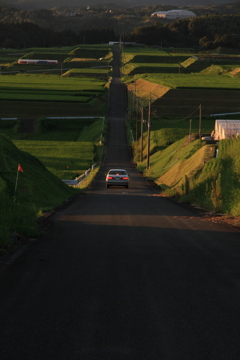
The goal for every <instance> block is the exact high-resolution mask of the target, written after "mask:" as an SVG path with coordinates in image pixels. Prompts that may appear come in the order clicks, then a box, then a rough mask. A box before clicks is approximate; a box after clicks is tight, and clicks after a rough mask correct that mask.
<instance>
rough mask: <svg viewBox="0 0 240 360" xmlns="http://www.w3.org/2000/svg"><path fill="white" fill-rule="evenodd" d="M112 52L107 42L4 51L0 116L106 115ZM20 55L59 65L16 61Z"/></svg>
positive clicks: (0, 58) (0, 52) (0, 59)
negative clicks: (53, 61) (102, 43)
mask: <svg viewBox="0 0 240 360" xmlns="http://www.w3.org/2000/svg"><path fill="white" fill-rule="evenodd" d="M111 56H112V53H111V47H110V46H108V45H79V46H75V47H64V48H50V49H47V48H39V49H37V48H30V49H24V50H21V52H20V51H16V50H7V51H6V50H3V49H1V50H0V66H1V76H0V108H1V112H0V117H19V118H20V117H35V118H39V117H44V116H61V115H62V116H90V115H93V116H95V115H104V114H106V112H107V87H106V84H107V82H108V76H109V70H110V66H109V63H110V61H111ZM19 58H23V59H24V58H25V59H48V60H57V61H58V64H57V65H33V64H18V63H17V60H18V59H19ZM100 58H101V59H102V60H100ZM96 67H99V68H96Z"/></svg>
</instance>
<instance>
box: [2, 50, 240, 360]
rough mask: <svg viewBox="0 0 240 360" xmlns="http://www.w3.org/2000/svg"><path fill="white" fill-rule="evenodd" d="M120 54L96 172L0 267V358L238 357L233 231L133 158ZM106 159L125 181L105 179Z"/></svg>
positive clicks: (238, 286) (239, 277)
mask: <svg viewBox="0 0 240 360" xmlns="http://www.w3.org/2000/svg"><path fill="white" fill-rule="evenodd" d="M115 61H116V63H115V66H116V69H115V70H116V71H115V72H114V79H113V82H112V85H111V90H110V95H111V96H110V119H109V137H108V141H107V149H106V155H105V161H104V166H103V168H102V170H101V172H100V173H99V176H98V178H97V180H96V181H95V183H94V185H93V187H92V189H91V190H89V191H88V193H87V194H86V195H85V196H81V197H80V198H78V199H77V200H76V201H74V202H73V203H72V204H71V205H69V206H68V207H67V208H65V209H62V210H61V211H59V212H58V213H56V214H55V215H54V216H52V217H51V220H50V221H49V222H48V223H47V225H46V226H48V228H47V229H46V230H47V231H46V234H45V235H44V236H42V237H41V239H40V240H37V241H35V242H33V243H32V244H31V245H30V247H29V249H28V250H27V251H26V252H25V253H24V254H23V255H22V256H21V257H19V258H18V259H17V260H16V261H15V262H14V263H13V264H12V265H10V266H8V267H7V268H6V269H5V271H4V272H2V273H1V275H0V359H1V360H53V359H54V360H55V359H56V360H133V359H134V360H153V359H156V360H178V359H183V360H187V359H189V360H199V359H201V360H202V359H204V360H206V359H211V360H221V359H222V360H236V359H239V358H240V339H239V337H240V236H239V235H240V233H239V231H237V230H235V229H233V228H231V227H227V226H225V225H221V224H217V223H214V222H211V221H210V220H207V219H206V218H205V217H204V216H203V215H201V214H200V213H198V212H196V211H195V210H194V209H191V208H188V207H184V206H182V205H180V204H177V203H174V202H173V201H171V200H170V199H167V198H164V197H161V196H159V192H158V191H157V190H156V189H155V188H154V187H153V186H151V184H149V183H148V182H147V181H146V180H145V179H144V178H142V177H141V175H140V174H139V173H138V172H137V171H136V169H135V168H134V167H133V166H132V163H131V157H130V152H129V148H128V146H127V142H126V135H125V127H124V116H125V108H126V104H125V89H124V85H123V84H121V83H120V81H119V73H118V57H117V56H116V57H115ZM111 167H123V168H125V169H127V171H128V172H129V174H130V187H129V189H125V188H117V187H116V188H114V187H111V188H109V189H106V187H105V181H104V178H105V175H104V174H105V172H106V171H107V170H108V169H109V168H111Z"/></svg>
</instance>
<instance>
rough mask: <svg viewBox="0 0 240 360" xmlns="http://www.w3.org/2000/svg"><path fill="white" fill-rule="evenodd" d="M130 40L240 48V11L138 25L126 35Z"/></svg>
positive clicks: (160, 43)
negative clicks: (235, 13) (165, 22)
mask: <svg viewBox="0 0 240 360" xmlns="http://www.w3.org/2000/svg"><path fill="white" fill-rule="evenodd" d="M125 40H126V41H136V42H139V43H144V44H146V45H158V46H161V45H162V46H178V47H182V46H187V47H188V46H200V47H201V48H203V49H213V48H216V47H218V46H225V47H232V48H237V49H239V48H240V14H239V15H221V16H220V15H211V16H199V17H194V18H187V19H181V20H176V21H174V22H171V23H169V24H165V25H162V24H160V23H155V24H153V25H147V26H142V27H138V28H136V29H135V30H133V31H131V32H129V33H128V34H125Z"/></svg>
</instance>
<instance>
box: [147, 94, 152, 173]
mask: <svg viewBox="0 0 240 360" xmlns="http://www.w3.org/2000/svg"><path fill="white" fill-rule="evenodd" d="M147 126H148V135H147V170H149V169H150V140H151V139H150V136H151V94H150V95H149V100H148V122H147Z"/></svg>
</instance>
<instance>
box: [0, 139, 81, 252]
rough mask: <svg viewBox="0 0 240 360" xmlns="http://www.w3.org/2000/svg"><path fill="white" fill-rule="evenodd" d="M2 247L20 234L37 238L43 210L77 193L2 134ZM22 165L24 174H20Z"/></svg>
mask: <svg viewBox="0 0 240 360" xmlns="http://www.w3.org/2000/svg"><path fill="white" fill-rule="evenodd" d="M0 159H1V167H0V197H1V207H0V223H1V230H0V248H3V247H5V246H6V245H8V246H9V245H11V243H10V244H9V239H11V240H12V242H13V241H14V240H15V236H16V235H17V234H19V235H21V236H28V237H34V236H36V235H37V226H36V219H37V217H38V216H39V215H40V214H41V212H42V211H43V210H48V209H52V208H54V207H55V206H56V205H59V204H60V203H62V202H63V201H65V200H66V199H67V198H69V197H71V196H72V195H74V194H76V192H77V190H75V189H72V188H70V187H68V186H67V185H65V184H64V183H63V182H62V181H61V180H60V179H59V178H57V177H56V176H54V175H53V174H52V173H51V172H50V171H48V170H47V169H46V168H45V167H44V166H43V164H42V163H41V162H40V161H39V160H38V159H37V158H35V157H33V156H32V155H30V154H29V153H26V152H24V151H20V150H19V149H18V148H17V147H16V146H15V145H14V144H13V143H12V142H11V141H10V140H9V139H7V138H6V137H4V136H2V135H0ZM18 164H20V165H21V167H22V169H23V172H22V171H18Z"/></svg>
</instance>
